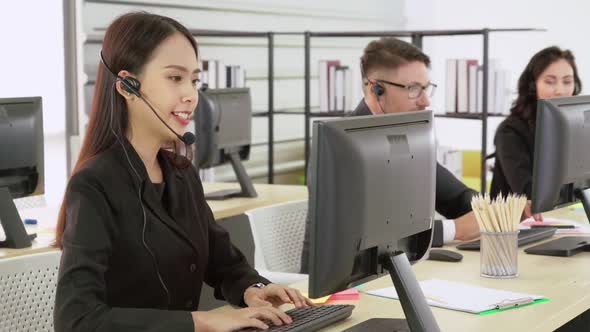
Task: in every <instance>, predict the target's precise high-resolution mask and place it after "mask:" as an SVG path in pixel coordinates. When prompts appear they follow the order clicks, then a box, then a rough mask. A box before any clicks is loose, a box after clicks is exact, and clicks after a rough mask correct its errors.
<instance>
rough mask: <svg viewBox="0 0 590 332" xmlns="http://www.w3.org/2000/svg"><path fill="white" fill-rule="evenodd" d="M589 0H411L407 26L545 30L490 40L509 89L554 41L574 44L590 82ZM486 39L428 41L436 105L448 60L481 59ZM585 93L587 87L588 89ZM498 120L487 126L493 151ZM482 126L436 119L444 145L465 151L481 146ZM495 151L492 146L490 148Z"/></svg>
mask: <svg viewBox="0 0 590 332" xmlns="http://www.w3.org/2000/svg"><path fill="white" fill-rule="evenodd" d="M588 13H590V2H588V1H585V0H562V1H559V2H555V1H551V0H525V1H508V0H494V1H473V0H471V1H470V0H446V1H437V0H420V1H406V18H407V25H406V28H408V29H480V28H485V27H488V28H525V27H526V28H531V27H532V28H545V29H547V30H548V31H546V32H528V33H523V32H505V33H503V32H498V33H493V34H492V35H491V38H490V58H497V59H499V60H500V62H501V64H502V66H503V67H505V68H506V69H508V70H509V71H510V74H511V75H510V88H511V89H512V90H513V91H514V93H515V91H516V81H517V79H518V76H519V75H520V73H521V72H522V70H523V69H524V67H525V66H526V64H527V63H528V61H529V59H530V58H531V57H532V55H533V54H534V53H536V52H537V51H539V50H541V49H542V48H544V47H546V46H550V45H557V46H560V47H563V48H569V49H571V50H572V51H573V52H574V55H575V56H576V59H577V64H578V69H579V71H580V76H581V78H582V81H584V80H586V83H587V84H590V62H589V61H588V59H590V44H588V43H587V42H586V38H584V36H585V32H586V31H588V26H587V23H586V22H587V21H588ZM482 43H483V41H482V38H481V37H445V38H438V37H437V38H435V39H426V42H425V43H424V46H425V47H424V48H425V51H426V52H427V53H428V54H429V55H430V56H431V58H432V59H433V68H432V77H433V80H435V81H436V82H437V83H440V84H439V86H440V87H441V89H439V90H438V93H437V96H436V97H435V98H434V106H435V107H436V108H438V109H440V106H441V105H444V86H443V84H442V83H444V70H445V67H444V66H445V62H444V61H445V59H447V58H462V57H463V58H467V57H476V58H479V59H480V60H481V55H482ZM585 90H586V91H587V90H588V89H585ZM498 123H499V120H498V119H492V121H491V124H490V126H489V127H488V132H489V136H488V142H489V144H488V151H493V145H492V139H493V135H494V132H495V128H496V126H497V124H498ZM480 128H481V125H480V123H479V122H477V121H465V120H448V119H440V118H439V119H437V133H438V138H439V141H440V143H441V144H443V145H449V146H454V147H457V148H460V149H474V150H478V149H480V147H481V131H480ZM490 149H492V150H490Z"/></svg>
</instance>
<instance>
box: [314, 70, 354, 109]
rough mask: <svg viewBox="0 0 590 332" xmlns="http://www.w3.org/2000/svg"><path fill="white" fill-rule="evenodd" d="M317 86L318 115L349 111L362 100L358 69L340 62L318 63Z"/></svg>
mask: <svg viewBox="0 0 590 332" xmlns="http://www.w3.org/2000/svg"><path fill="white" fill-rule="evenodd" d="M318 86H319V106H320V107H319V110H320V113H323V112H335V111H336V112H342V111H350V110H352V109H354V108H355V107H356V104H357V103H358V102H359V101H360V100H361V99H362V98H363V91H362V78H361V74H360V67H359V66H347V65H341V63H340V60H320V61H319V63H318Z"/></svg>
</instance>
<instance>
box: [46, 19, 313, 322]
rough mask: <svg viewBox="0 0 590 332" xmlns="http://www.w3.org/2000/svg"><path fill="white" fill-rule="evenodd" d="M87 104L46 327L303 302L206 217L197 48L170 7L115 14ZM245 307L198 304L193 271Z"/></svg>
mask: <svg viewBox="0 0 590 332" xmlns="http://www.w3.org/2000/svg"><path fill="white" fill-rule="evenodd" d="M101 59H102V63H101V64H100V65H99V70H98V76H97V80H96V88H95V93H94V100H93V104H92V112H91V114H90V119H89V124H88V128H87V131H86V135H85V138H84V143H83V145H82V149H81V151H80V156H79V159H78V162H77V163H76V166H75V168H74V171H73V174H72V177H71V178H70V180H69V183H68V186H67V190H66V194H65V198H64V201H63V203H62V207H61V210H60V214H59V217H58V226H57V236H56V246H57V247H59V248H60V249H62V250H63V254H62V259H61V265H60V270H59V279H58V285H57V294H56V303H55V312H54V325H55V329H56V331H187V332H192V331H231V330H235V329H239V328H243V327H257V328H262V329H265V328H268V326H267V324H265V323H264V322H263V320H270V321H272V322H273V323H274V324H276V325H282V324H286V323H290V322H291V318H290V317H289V316H287V315H286V314H285V313H284V312H282V311H280V310H279V309H277V308H276V307H277V306H279V305H281V304H283V303H293V304H295V306H296V307H302V306H307V305H310V304H311V303H310V302H309V300H308V299H306V298H305V297H303V296H302V295H301V294H300V293H299V292H298V291H297V290H295V289H292V288H287V287H283V286H279V285H275V284H272V283H270V282H269V281H268V280H266V279H264V278H263V277H261V276H260V275H259V274H258V273H257V272H256V271H255V270H254V269H253V268H252V267H251V266H249V265H248V263H247V262H246V259H245V257H244V256H243V255H242V253H241V252H240V251H239V250H238V249H237V248H236V247H234V246H233V245H232V244H231V242H230V239H229V236H228V233H227V232H226V231H225V230H224V229H223V228H222V227H220V226H219V225H218V224H217V223H216V222H215V220H214V219H213V214H212V213H211V210H210V208H209V207H208V205H207V203H206V201H205V198H204V194H203V187H202V185H201V182H200V180H199V177H198V175H197V173H196V171H195V169H194V168H193V167H192V165H191V162H190V160H189V158H190V157H191V156H190V151H191V149H190V148H187V144H191V143H192V142H193V141H194V135H192V134H191V133H185V134H183V135H180V134H179V133H184V132H186V126H187V125H188V123H189V119H190V118H191V115H192V112H193V111H194V110H195V108H196V105H197V102H198V94H197V89H196V84H197V82H198V72H199V68H198V67H197V66H198V60H197V59H198V50H197V44H196V42H195V40H194V39H193V37H192V35H191V34H190V32H189V31H188V30H187V29H186V28H185V27H184V26H182V25H181V24H179V23H178V22H176V21H175V20H173V19H170V18H167V17H163V16H159V15H152V14H148V13H130V14H126V15H123V16H121V17H119V18H117V19H116V20H115V21H113V23H112V24H111V25H110V27H109V28H108V29H107V31H106V33H105V37H104V41H103V49H102V51H101ZM203 282H206V283H207V284H209V285H211V286H212V287H214V288H215V295H216V297H218V298H220V299H225V300H227V301H228V302H229V303H231V304H234V305H239V306H242V307H246V308H244V309H239V310H232V311H226V312H224V313H215V312H207V311H198V304H199V297H200V293H201V286H202V283H203Z"/></svg>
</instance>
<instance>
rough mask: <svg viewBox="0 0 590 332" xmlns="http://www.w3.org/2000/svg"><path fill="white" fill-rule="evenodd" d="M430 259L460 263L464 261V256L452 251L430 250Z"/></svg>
mask: <svg viewBox="0 0 590 332" xmlns="http://www.w3.org/2000/svg"><path fill="white" fill-rule="evenodd" d="M428 259H429V260H431V261H442V262H460V261H461V260H462V259H463V255H461V254H460V253H458V252H456V251H452V250H446V249H430V252H429V255H428Z"/></svg>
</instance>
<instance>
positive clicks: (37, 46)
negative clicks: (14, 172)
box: [0, 0, 66, 204]
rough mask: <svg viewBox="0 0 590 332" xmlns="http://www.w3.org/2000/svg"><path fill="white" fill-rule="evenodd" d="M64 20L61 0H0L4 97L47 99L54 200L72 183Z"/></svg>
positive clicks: (48, 167) (48, 180) (49, 195)
mask: <svg viewBox="0 0 590 332" xmlns="http://www.w3.org/2000/svg"><path fill="white" fill-rule="evenodd" d="M62 18H63V13H62V1H61V0H19V1H4V2H2V4H0V31H1V33H0V45H2V46H1V50H0V98H3V97H5V98H7V97H28V96H41V97H42V98H43V129H44V133H45V135H44V136H45V192H46V200H47V201H48V203H49V204H57V203H58V202H59V201H60V200H61V198H62V196H63V192H64V187H65V182H66V168H65V167H66V149H65V91H64V52H63V19H62ZM5 157H6V156H0V158H5Z"/></svg>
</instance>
